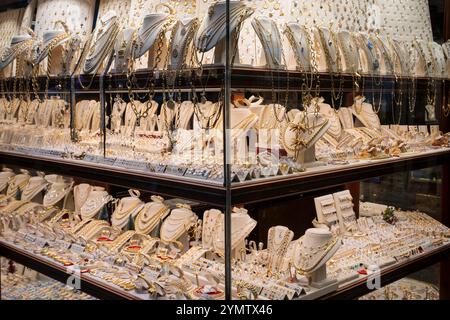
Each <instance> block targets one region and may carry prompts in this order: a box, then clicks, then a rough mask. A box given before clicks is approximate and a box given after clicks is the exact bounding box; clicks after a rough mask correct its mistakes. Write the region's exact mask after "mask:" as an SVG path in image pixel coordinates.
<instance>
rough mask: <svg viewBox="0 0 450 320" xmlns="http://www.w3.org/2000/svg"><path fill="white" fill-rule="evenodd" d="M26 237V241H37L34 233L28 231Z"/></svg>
mask: <svg viewBox="0 0 450 320" xmlns="http://www.w3.org/2000/svg"><path fill="white" fill-rule="evenodd" d="M24 239H25V241H27V242H31V243H33V242H35V241H36V236H34V235H32V234H29V233H28V234H26V235H25V237H24Z"/></svg>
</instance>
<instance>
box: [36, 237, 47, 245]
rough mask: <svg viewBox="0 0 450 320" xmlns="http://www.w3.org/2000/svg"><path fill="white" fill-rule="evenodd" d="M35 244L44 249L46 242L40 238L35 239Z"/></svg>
mask: <svg viewBox="0 0 450 320" xmlns="http://www.w3.org/2000/svg"><path fill="white" fill-rule="evenodd" d="M35 244H36V245H37V246H38V247H40V248H44V247H45V246H46V245H47V240H45V239H44V238H41V237H37V238H36V241H35Z"/></svg>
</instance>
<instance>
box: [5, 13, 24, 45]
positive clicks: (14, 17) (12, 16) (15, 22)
mask: <svg viewBox="0 0 450 320" xmlns="http://www.w3.org/2000/svg"><path fill="white" fill-rule="evenodd" d="M20 13H21V10H8V11H5V12H0V48H3V47H7V46H9V45H10V42H11V39H12V37H13V36H15V35H16V34H18V33H19V32H20V28H19V26H20V21H19V20H20V16H21V14H20Z"/></svg>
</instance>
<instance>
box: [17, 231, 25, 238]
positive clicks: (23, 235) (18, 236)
mask: <svg viewBox="0 0 450 320" xmlns="http://www.w3.org/2000/svg"><path fill="white" fill-rule="evenodd" d="M26 235H27V234H26V233H25V232H23V231H22V230H19V231H17V233H16V239H25V236H26Z"/></svg>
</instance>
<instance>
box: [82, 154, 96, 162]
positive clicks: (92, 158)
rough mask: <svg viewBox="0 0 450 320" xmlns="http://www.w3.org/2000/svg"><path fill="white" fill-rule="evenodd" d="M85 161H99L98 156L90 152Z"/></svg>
mask: <svg viewBox="0 0 450 320" xmlns="http://www.w3.org/2000/svg"><path fill="white" fill-rule="evenodd" d="M83 160H84V161H87V162H93V163H96V162H97V161H98V159H97V157H96V156H94V155H91V154H88V155H86V156H85V157H84V159H83Z"/></svg>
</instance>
